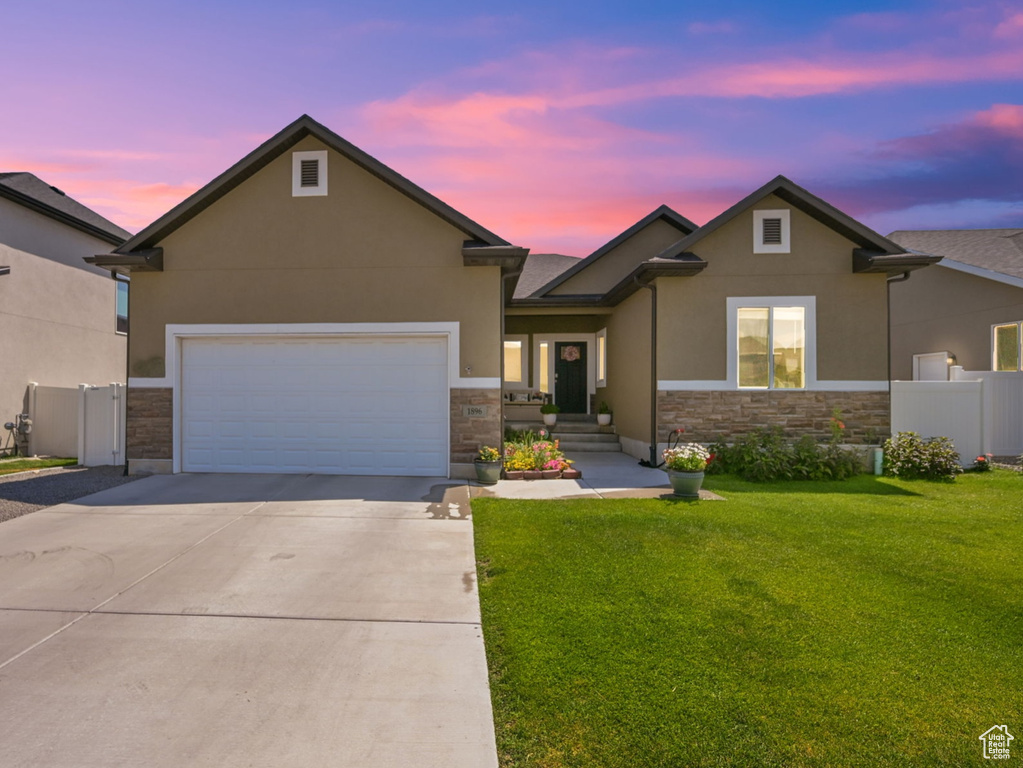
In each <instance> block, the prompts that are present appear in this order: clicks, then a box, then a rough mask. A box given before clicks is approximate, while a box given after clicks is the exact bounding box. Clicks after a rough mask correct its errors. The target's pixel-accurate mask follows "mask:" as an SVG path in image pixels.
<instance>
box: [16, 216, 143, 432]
mask: <svg viewBox="0 0 1023 768" xmlns="http://www.w3.org/2000/svg"><path fill="white" fill-rule="evenodd" d="M0 237H6V231H5V230H4V228H3V227H0ZM108 248H109V245H107V244H105V243H102V242H101V241H93V242H92V243H91V245H88V247H85V248H80V249H79V258H80V257H81V256H82V255H91V254H93V253H100V252H102V251H103V250H104V249H108ZM0 265H3V266H10V268H11V271H10V274H8V275H4V276H2V277H0V329H2V330H0V337H2V339H3V343H2V345H0V348H2V349H3V363H2V364H0V424H2V423H3V422H5V421H10V420H12V419H13V418H14V416H15V414H18V413H22V412H23V411H24V409H25V406H26V405H27V404H26V402H25V393H26V388H27V385H28V382H30V381H35V382H38V383H39V384H42V385H45V386H52V387H77V386H78V385H79V384H82V383H87V384H100V385H104V384H109V383H110V382H114V381H124V378H125V347H126V337H125V336H124V335H123V334H118V333H117V332H116V323H117V316H116V292H117V289H116V286H115V284H114V281H113V280H112V279H111V278H110V275H109V273H108V272H104V274H102V275H99V274H94V273H92V272H89V271H86V270H83V269H77V268H75V267H71V266H67V265H66V264H63V263H60V262H58V261H53V260H50V259H45V258H40V257H39V256H37V255H35V254H33V253H27V252H25V251H22V250H18V249H15V248H12V247H10V246H8V245H6V244H3V243H0Z"/></svg>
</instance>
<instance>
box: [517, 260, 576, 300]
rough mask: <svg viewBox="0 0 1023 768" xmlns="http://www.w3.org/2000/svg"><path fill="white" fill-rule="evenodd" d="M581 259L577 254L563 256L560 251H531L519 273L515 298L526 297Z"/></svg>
mask: <svg viewBox="0 0 1023 768" xmlns="http://www.w3.org/2000/svg"><path fill="white" fill-rule="evenodd" d="M580 261H581V259H579V258H577V257H575V256H563V255H561V254H560V253H531V254H529V256H528V257H527V258H526V264H525V266H524V267H523V268H522V274H521V275H519V284H518V286H517V287H516V289H515V298H516V299H524V298H526V297H528V296H531V295H532V294H534V293H535V292H536V291H538V290H539V289H540V288H543V287H544V286H545V285H547V284H548V283H549V282H551V281H552V280H554V278H556V277H557V276H558V275H560V274H561V273H562V272H564V271H565V270H567V269H571V268H572V267H573V266H574V265H576V264H578V263H579V262H580Z"/></svg>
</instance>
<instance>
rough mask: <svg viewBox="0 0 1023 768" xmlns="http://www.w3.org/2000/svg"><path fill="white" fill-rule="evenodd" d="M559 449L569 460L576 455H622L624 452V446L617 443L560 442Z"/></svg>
mask: <svg viewBox="0 0 1023 768" xmlns="http://www.w3.org/2000/svg"><path fill="white" fill-rule="evenodd" d="M558 448H559V449H560V450H561V451H563V452H564V454H565V455H566V456H567V457H568V458H572V455H573V454H576V453H612V452H614V453H621V451H622V445H621V443H619V442H617V441H615V442H613V443H574V442H571V441H568V440H560V441H559V442H558Z"/></svg>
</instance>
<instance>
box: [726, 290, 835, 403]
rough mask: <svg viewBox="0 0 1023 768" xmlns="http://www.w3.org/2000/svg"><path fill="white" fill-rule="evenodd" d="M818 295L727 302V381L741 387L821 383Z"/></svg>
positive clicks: (795, 386)
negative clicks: (818, 353)
mask: <svg viewBox="0 0 1023 768" xmlns="http://www.w3.org/2000/svg"><path fill="white" fill-rule="evenodd" d="M816 325H817V313H816V298H815V297H814V296H771V297H756V296H751V297H733V298H729V299H728V344H729V355H728V381H729V383H731V384H732V385H734V386H736V387H737V388H739V389H812V388H814V387H815V386H816V384H817V351H816V342H817V339H816Z"/></svg>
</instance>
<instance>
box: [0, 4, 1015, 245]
mask: <svg viewBox="0 0 1023 768" xmlns="http://www.w3.org/2000/svg"><path fill="white" fill-rule="evenodd" d="M0 33H2V39H3V40H4V61H5V67H4V69H5V77H4V78H2V79H0V105H2V109H0V171H17V170H26V171H32V172H33V173H35V174H36V175H38V176H40V177H41V178H43V179H44V180H46V181H47V182H49V183H50V184H53V185H55V186H57V187H60V188H61V189H63V190H64V191H66V192H67V193H68V194H70V195H72V196H73V197H75V198H77V199H78V200H80V201H81V202H83V203H85V204H86V205H88V206H90V207H91V208H94V209H95V210H97V211H98V212H100V213H102V214H103V215H104V216H106V217H108V218H109V219H111V220H112V221H114V222H115V223H117V224H120V225H121V226H123V227H125V228H126V229H128V230H131V231H133V232H134V231H137V230H139V229H141V228H142V227H144V226H145V225H146V224H148V223H150V222H151V221H153V220H154V219H156V218H157V217H159V216H160V215H162V214H163V213H165V212H166V211H167V210H169V209H170V208H171V207H173V206H174V205H176V204H177V203H178V202H180V201H181V200H183V199H184V198H185V197H187V196H188V195H189V194H191V193H192V192H194V191H195V190H196V189H198V188H199V187H201V186H202V185H204V184H205V183H206V182H208V181H209V180H211V179H212V178H213V177H214V176H216V175H217V174H219V173H221V172H222V171H224V170H225V169H227V168H228V167H229V166H231V165H232V164H234V163H235V162H236V161H238V160H239V159H241V158H242V157H243V156H244V155H245V154H247V153H248V152H250V151H251V150H252V149H254V148H255V147H256V146H258V145H259V144H260V143H261V142H262V141H264V140H265V139H267V138H269V137H270V136H272V135H273V134H275V133H277V132H278V131H279V130H280V129H281V128H283V127H284V126H285V125H287V124H288V123H290V122H292V121H293V120H294V119H296V118H297V117H299V116H300V115H302V114H304V113H305V114H309V115H310V116H312V117H313V118H315V119H316V120H318V121H320V122H321V123H323V124H325V125H326V126H327V127H329V128H331V129H332V130H334V131H335V132H337V133H339V134H340V135H342V136H343V137H345V138H346V139H348V140H349V141H351V142H353V143H354V144H356V145H358V146H359V147H361V148H362V149H364V150H365V151H367V152H368V153H370V154H371V155H373V156H375V157H377V158H378V159H379V160H381V161H383V162H384V163H386V164H387V165H389V166H391V167H392V168H394V169H395V170H396V171H398V172H399V173H401V174H403V175H404V176H406V177H408V178H410V179H411V180H412V181H414V182H416V183H417V184H419V185H420V186H422V187H424V188H425V189H427V190H428V191H429V192H431V193H433V194H435V195H437V196H438V197H440V198H441V199H442V200H444V201H445V202H447V203H449V204H450V205H452V206H454V207H455V208H456V209H458V210H460V211H461V212H463V213H465V214H466V215H468V216H469V217H470V218H473V219H475V220H476V221H478V222H479V223H480V224H482V225H483V226H485V227H487V228H488V229H490V230H492V231H494V232H496V233H497V234H499V235H500V236H502V237H504V238H505V239H507V240H510V241H511V242H514V243H516V244H518V245H523V246H526V247H529V248H531V249H532V250H533V251H534V252H550V251H555V252H560V253H568V254H572V255H585V254H586V253H588V252H590V251H592V250H594V249H595V248H597V247H598V246H600V245H601V244H602V243H604V242H605V241H607V240H608V239H610V238H611V237H613V236H614V235H615V234H617V233H618V232H620V231H621V230H622V229H624V228H625V227H627V226H629V225H630V224H632V223H633V222H634V221H636V220H637V219H639V218H641V217H642V216H644V215H645V214H647V213H649V212H650V211H652V210H653V209H654V208H656V207H657V206H658V205H660V204H662V203H666V204H667V205H670V206H671V207H672V208H674V209H675V210H677V211H678V212H679V213H681V214H683V215H684V216H686V217H688V218H690V219H692V220H693V221H695V222H696V223H698V224H702V223H704V222H706V221H708V220H709V219H711V218H712V217H713V216H715V215H717V214H718V213H720V212H721V211H723V210H724V209H726V208H727V207H729V206H730V205H732V204H733V203H735V202H737V201H738V200H739V199H740V198H742V197H744V196H745V195H746V194H748V193H749V192H751V191H753V190H754V189H756V188H757V187H759V186H761V185H762V184H763V183H765V182H766V181H768V180H770V179H771V178H773V177H774V176H776V175H777V174H779V173H780V174H784V175H786V176H788V177H789V178H790V179H792V180H793V181H795V182H796V183H798V184H801V185H802V186H804V187H806V188H807V189H809V190H810V191H811V192H813V193H815V194H817V195H819V196H821V197H823V198H824V199H826V200H827V201H828V202H830V203H832V204H833V205H836V206H837V207H838V208H840V209H842V210H844V211H845V212H846V213H849V214H851V215H852V216H854V217H856V218H857V219H859V220H860V221H862V222H864V223H865V224H867V225H868V226H871V227H873V228H874V229H876V230H878V231H880V232H881V233H882V234H886V233H888V232H890V231H892V230H894V229H927V228H960V227H971V228H972V227H1023V0H1019V1H1017V2H984V1H983V0H981V1H978V2H940V1H939V2H883V1H882V0H861V1H860V2H847V1H846V0H829V1H828V2H822V1H821V0H808V1H806V2H803V1H799V2H784V1H783V0H782V1H780V2H775V3H764V2H757V1H756V0H717V1H716V2H713V3H708V2H701V3H691V2H678V1H676V2H645V1H644V0H637V1H635V2H630V3H601V2H589V3H582V2H558V0H544V1H542V2H540V1H534V0H526V1H525V2H521V1H520V2H515V3H504V4H491V3H480V2H471V3H469V2H450V1H448V0H441V1H440V2H435V1H433V0H431V2H422V0H417V1H415V2H413V1H412V0H378V1H377V2H373V3H343V2H314V1H312V0H291V1H290V2H288V3H283V2H268V1H265V0H245V1H244V2H242V1H241V0H236V1H235V0H232V1H227V0H202V1H201V2H192V1H191V0H188V1H186V2H174V3H166V2H138V0H133V1H131V2H108V1H106V0H96V1H91V2H87V3H86V2H81V0H72V1H63V0H62V1H51V0H33V2H24V3H14V2H10V1H7V2H2V3H0Z"/></svg>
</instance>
